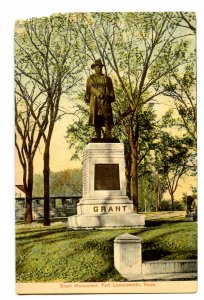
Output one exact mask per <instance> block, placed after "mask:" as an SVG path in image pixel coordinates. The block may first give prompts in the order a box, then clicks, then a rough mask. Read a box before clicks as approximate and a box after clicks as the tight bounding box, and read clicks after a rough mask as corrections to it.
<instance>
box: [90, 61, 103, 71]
mask: <svg viewBox="0 0 204 300" xmlns="http://www.w3.org/2000/svg"><path fill="white" fill-rule="evenodd" d="M96 66H100V67H103V66H104V64H103V63H102V61H101V60H100V59H96V60H95V63H93V64H92V65H91V69H94V68H95V67H96Z"/></svg>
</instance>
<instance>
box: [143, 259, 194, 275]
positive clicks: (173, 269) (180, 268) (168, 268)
mask: <svg viewBox="0 0 204 300" xmlns="http://www.w3.org/2000/svg"><path fill="white" fill-rule="evenodd" d="M190 272H197V260H160V261H148V262H144V263H142V274H166V273H190Z"/></svg>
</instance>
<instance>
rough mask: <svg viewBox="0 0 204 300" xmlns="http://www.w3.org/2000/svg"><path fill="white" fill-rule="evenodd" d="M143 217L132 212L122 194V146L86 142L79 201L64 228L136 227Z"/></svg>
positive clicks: (141, 224) (124, 189)
mask: <svg viewBox="0 0 204 300" xmlns="http://www.w3.org/2000/svg"><path fill="white" fill-rule="evenodd" d="M144 225H145V218H144V215H141V214H136V213H135V212H133V204H132V202H131V201H130V200H129V199H128V197H127V195H126V178H125V160H124V145H123V144H122V143H102V142H101V143H89V144H88V145H86V147H85V148H84V152H83V198H82V199H81V200H80V202H79V203H78V205H77V215H74V216H71V217H69V218H68V227H69V228H74V229H80V228H101V227H106V228H107V227H109V228H110V227H138V226H144Z"/></svg>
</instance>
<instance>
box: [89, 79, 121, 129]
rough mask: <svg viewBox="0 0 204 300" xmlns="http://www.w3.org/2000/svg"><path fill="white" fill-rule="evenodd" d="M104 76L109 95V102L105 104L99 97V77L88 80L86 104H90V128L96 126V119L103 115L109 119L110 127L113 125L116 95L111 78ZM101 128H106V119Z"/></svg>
mask: <svg viewBox="0 0 204 300" xmlns="http://www.w3.org/2000/svg"><path fill="white" fill-rule="evenodd" d="M103 76H104V84H105V86H106V95H107V101H106V102H105V103H103V101H101V99H99V98H98V97H97V95H98V93H99V92H98V84H97V75H96V74H93V75H91V76H90V77H89V78H88V80H87V85H86V94H85V102H86V103H89V126H95V124H96V117H97V116H98V115H103V116H105V117H106V118H107V117H108V119H109V122H110V125H113V115H112V108H111V103H112V102H114V101H115V93H114V89H113V84H112V80H111V78H110V77H108V76H106V75H103ZM101 112H102V113H101ZM101 126H104V118H103V119H102V124H101Z"/></svg>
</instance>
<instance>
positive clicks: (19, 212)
mask: <svg viewBox="0 0 204 300" xmlns="http://www.w3.org/2000/svg"><path fill="white" fill-rule="evenodd" d="M79 199H80V197H67V198H66V197H61V198H60V197H59V198H58V197H53V198H50V217H51V218H63V217H65V218H66V217H68V216H73V215H76V213H77V203H78V202H79ZM32 212H33V219H34V220H39V219H42V218H43V217H44V199H43V198H33V201H32ZM15 216H16V221H21V220H24V219H25V199H24V198H16V207H15Z"/></svg>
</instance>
